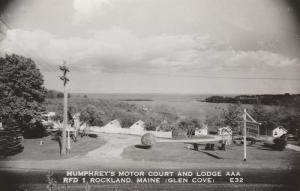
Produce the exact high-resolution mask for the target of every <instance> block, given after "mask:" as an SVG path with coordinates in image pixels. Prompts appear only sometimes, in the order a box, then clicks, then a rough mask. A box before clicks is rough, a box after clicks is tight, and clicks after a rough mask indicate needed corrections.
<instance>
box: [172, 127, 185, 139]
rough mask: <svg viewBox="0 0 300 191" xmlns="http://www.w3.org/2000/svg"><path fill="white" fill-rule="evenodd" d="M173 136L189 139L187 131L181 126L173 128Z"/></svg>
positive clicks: (174, 137)
mask: <svg viewBox="0 0 300 191" xmlns="http://www.w3.org/2000/svg"><path fill="white" fill-rule="evenodd" d="M172 138H173V139H187V138H188V136H187V132H186V131H185V130H183V129H180V128H174V129H173V130H172Z"/></svg>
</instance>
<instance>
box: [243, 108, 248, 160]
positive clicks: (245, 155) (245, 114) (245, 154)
mask: <svg viewBox="0 0 300 191" xmlns="http://www.w3.org/2000/svg"><path fill="white" fill-rule="evenodd" d="M243 119H244V161H246V160H247V146H246V145H247V144H246V141H247V139H246V133H247V127H246V123H247V122H246V121H247V111H246V109H244V114H243Z"/></svg>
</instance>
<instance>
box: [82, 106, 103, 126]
mask: <svg viewBox="0 0 300 191" xmlns="http://www.w3.org/2000/svg"><path fill="white" fill-rule="evenodd" d="M80 120H81V121H85V122H87V123H88V124H89V125H91V126H100V127H101V126H103V125H104V122H103V119H102V115H101V112H99V111H98V110H97V108H96V107H95V106H94V105H88V106H87V107H86V108H85V109H84V110H83V111H81V113H80Z"/></svg>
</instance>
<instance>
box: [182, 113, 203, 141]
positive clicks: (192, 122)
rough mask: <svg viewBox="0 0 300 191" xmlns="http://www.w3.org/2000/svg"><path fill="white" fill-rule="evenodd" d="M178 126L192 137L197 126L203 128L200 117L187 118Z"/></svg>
mask: <svg viewBox="0 0 300 191" xmlns="http://www.w3.org/2000/svg"><path fill="white" fill-rule="evenodd" d="M178 128H179V129H182V130H184V131H186V133H187V136H188V137H189V138H190V137H192V136H193V135H195V131H196V128H201V123H200V121H199V120H198V119H195V118H186V119H182V120H181V121H180V122H179V123H178Z"/></svg>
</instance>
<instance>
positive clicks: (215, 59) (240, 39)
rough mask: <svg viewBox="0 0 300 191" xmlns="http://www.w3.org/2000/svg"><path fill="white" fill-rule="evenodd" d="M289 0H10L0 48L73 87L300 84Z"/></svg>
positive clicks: (195, 90) (173, 89) (202, 89)
mask: <svg viewBox="0 0 300 191" xmlns="http://www.w3.org/2000/svg"><path fill="white" fill-rule="evenodd" d="M285 2H286V1H285V0H242V1H241V0H226V1H225V0H64V1H61V0H15V1H14V2H13V3H11V4H10V5H9V6H8V7H6V9H5V10H4V11H2V13H1V22H0V27H1V28H0V29H1V31H2V35H0V38H1V42H0V53H1V54H2V55H4V54H6V53H8V54H10V53H17V54H21V55H24V56H26V57H31V58H32V59H33V60H34V61H35V62H36V64H37V66H38V68H40V70H41V72H42V74H43V76H44V80H45V86H46V87H47V88H48V89H56V90H62V88H63V83H62V81H61V80H60V79H59V78H58V76H59V75H61V72H60V71H59V69H58V66H59V65H61V64H62V63H63V61H66V63H67V66H68V67H69V68H70V73H68V77H69V78H70V82H69V83H68V85H67V88H68V91H69V92H79V93H166V94H173V93H180V94H268V93H300V85H299V82H300V75H299V74H300V54H299V50H300V32H299V31H300V30H299V23H298V22H297V17H296V11H297V9H295V7H293V6H291V5H289V4H287V3H285Z"/></svg>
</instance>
